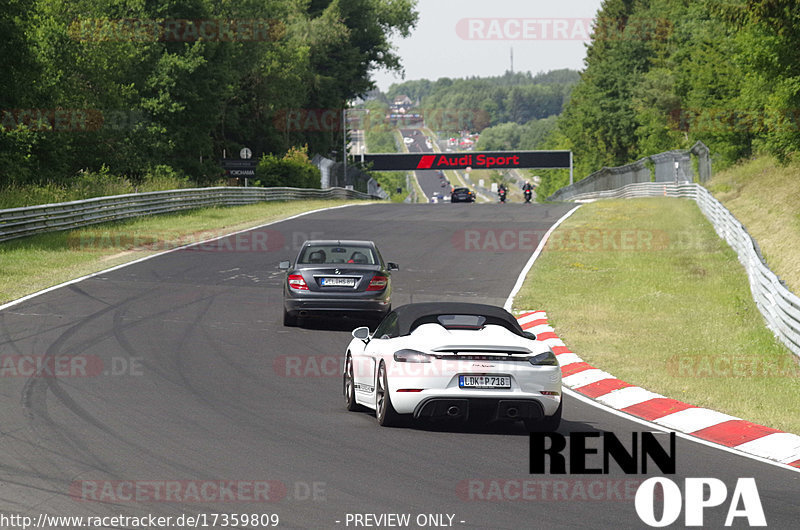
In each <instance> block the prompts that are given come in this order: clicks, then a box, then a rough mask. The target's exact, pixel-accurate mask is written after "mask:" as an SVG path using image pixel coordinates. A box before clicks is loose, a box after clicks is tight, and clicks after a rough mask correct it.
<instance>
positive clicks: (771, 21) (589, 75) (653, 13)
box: [548, 0, 800, 190]
mask: <svg viewBox="0 0 800 530" xmlns="http://www.w3.org/2000/svg"><path fill="white" fill-rule="evenodd" d="M597 20H598V22H597V24H596V27H595V31H594V38H593V40H592V42H591V44H590V45H589V46H588V48H587V56H586V59H585V69H584V70H583V71H582V72H581V80H580V82H579V83H578V85H577V86H576V87H575V89H574V90H573V91H572V95H571V98H570V101H569V103H568V104H567V105H566V107H565V110H564V113H563V115H562V116H561V117H560V118H559V122H558V128H557V130H556V131H555V133H554V134H553V136H552V137H551V138H550V141H549V144H548V145H549V146H550V147H552V148H562V149H571V150H573V152H574V153H575V162H576V168H577V170H576V176H581V177H583V176H586V175H587V174H589V173H590V172H592V171H595V170H597V169H599V168H601V167H602V166H615V165H621V164H625V163H627V162H631V161H633V160H636V159H638V158H641V157H643V156H647V155H651V154H654V153H658V152H661V151H666V150H669V149H676V148H688V147H691V146H692V144H694V143H695V142H696V141H698V140H701V141H703V142H704V143H705V144H707V145H708V146H709V147H710V148H711V152H712V157H713V162H714V165H715V167H716V168H717V169H719V168H722V167H725V166H728V165H730V164H732V163H734V162H736V161H737V160H739V159H741V158H743V157H747V156H750V155H751V154H753V153H756V152H765V153H769V154H772V155H775V156H777V157H778V159H779V160H782V161H787V160H789V159H790V158H791V157H792V155H793V154H794V153H795V152H796V151H797V150H798V148H799V147H800V54H798V48H800V4H798V3H797V2H796V1H795V0H731V1H728V2H718V1H716V0H695V1H691V2H689V1H683V0H606V1H605V2H603V5H602V8H601V10H600V12H599V14H598V19H597ZM562 179H563V176H562ZM557 184H558V185H557ZM561 184H564V182H558V183H551V184H550V186H549V188H550V189H553V190H554V189H556V188H558V187H559V185H561Z"/></svg>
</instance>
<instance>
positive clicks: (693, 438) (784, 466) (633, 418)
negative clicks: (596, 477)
mask: <svg viewBox="0 0 800 530" xmlns="http://www.w3.org/2000/svg"><path fill="white" fill-rule="evenodd" d="M580 207H581V205H578V206H576V207H575V208H573V209H572V210H570V211H568V212H567V213H566V214H564V216H563V217H561V219H559V220H558V221H556V222H555V224H554V225H553V226H551V227H550V229H549V230H548V231H547V232H546V233H545V235H544V237H542V240H541V241H540V242H539V246H538V247H536V250H535V251H534V253H533V255H531V258H530V259H529V260H528V263H526V264H525V267H524V268H523V269H522V272H520V274H519V276H518V277H517V283H516V284H514V288H513V289H512V290H511V294H509V295H508V298H507V299H506V303H505V304H503V308H504V309H505V310H506V311H508V312H511V307H512V305H513V303H514V297H515V296H516V295H517V294H518V293H519V291H520V289H521V288H522V284H523V283H524V282H525V277H526V276H527V275H528V272H530V270H531V268H532V267H533V264H534V262H536V259H537V258H538V257H539V255H540V254H541V253H542V249H543V248H544V245H545V243H546V242H547V240H548V238H549V237H550V234H551V233H552V232H553V231H554V230H555V229H556V228H557V227H558V225H560V224H561V223H562V222H564V221H565V220H566V219H567V218H568V217H569V216H571V215H572V214H573V213H575V211H577V209H578V208H580ZM0 309H2V307H0ZM529 311H533V310H532V309H529ZM548 324H549V321H548ZM561 388H562V389H563V391H564V393H565V394H567V395H570V396H572V397H574V398H577V399H578V400H580V401H583V402H584V403H587V404H589V405H593V406H595V407H597V408H599V409H603V410H605V411H606V412H610V413H611V414H614V415H615V416H619V417H620V418H625V419H627V420H630V421H634V422H636V423H640V424H642V425H645V426H647V427H649V428H652V429H656V430H658V431H660V432H664V433H669V432H674V433H675V434H676V436H678V437H680V438H683V439H685V440H689V441H692V442H695V443H699V444H701V445H705V446H708V447H712V448H716V449H719V450H722V451H725V452H728V453H731V454H734V455H738V456H741V457H744V458H749V459H751V460H755V461H757V462H761V463H764V464H770V465H773V466H776V467H779V468H781V469H788V470H790V471H794V472H795V473H800V468H796V467H793V466H790V465H788V464H783V463H781V462H777V461H775V460H770V459H768V458H764V457H761V456H758V455H754V454H751V453H745V452H744V451H739V450H737V449H734V448H732V447H728V446H725V445H721V444H718V443H714V442H709V441H708V440H703V439H702V438H698V437H697V436H692V435H691V434H687V433H684V432H681V431H671V430H668V429H666V428H665V427H664V426H662V425H658V424H657V423H653V422H650V421H648V420H645V419H642V418H639V417H637V416H634V415H632V414H628V413H626V412H621V411H619V410H617V409H614V408H611V407H609V406H608V405H604V404H602V403H600V402H599V401H596V400H594V399H592V398H589V397H587V396H584V395H583V394H580V393H579V392H576V391H575V390H572V389H571V388H568V387H566V386H562V387H561Z"/></svg>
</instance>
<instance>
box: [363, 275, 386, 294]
mask: <svg viewBox="0 0 800 530" xmlns="http://www.w3.org/2000/svg"><path fill="white" fill-rule="evenodd" d="M388 284H389V278H387V277H386V276H375V277H373V278H372V279H371V280H370V281H369V285H368V286H367V291H383V290H384V289H386V286H387V285H388Z"/></svg>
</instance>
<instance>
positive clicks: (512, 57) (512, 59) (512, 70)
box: [511, 46, 514, 74]
mask: <svg viewBox="0 0 800 530" xmlns="http://www.w3.org/2000/svg"><path fill="white" fill-rule="evenodd" d="M511 73H512V74H513V73H514V47H513V46H512V47H511Z"/></svg>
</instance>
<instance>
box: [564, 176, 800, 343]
mask: <svg viewBox="0 0 800 530" xmlns="http://www.w3.org/2000/svg"><path fill="white" fill-rule="evenodd" d="M654 196H667V197H684V198H690V199H693V200H694V201H695V202H697V205H698V207H699V208H700V211H701V212H703V214H704V215H705V216H706V217H707V218H708V220H709V221H710V222H711V224H712V226H713V227H714V230H716V232H717V234H718V235H719V237H721V238H722V239H724V240H725V241H726V242H727V243H728V244H729V245H730V246H731V248H733V250H735V251H736V254H737V255H738V256H739V262H741V264H742V265H743V266H744V269H745V271H747V277H748V279H749V281H750V291H751V293H752V295H753V299H754V300H755V302H756V306H757V307H758V310H759V311H760V312H761V314H762V315H763V316H764V319H765V320H766V322H767V326H768V327H769V328H770V329H771V330H772V332H773V333H775V336H777V337H778V339H780V341H781V342H783V343H784V344H785V345H786V347H788V348H789V350H791V351H792V353H794V354H795V355H798V356H800V297H798V296H797V295H795V294H794V293H792V292H791V291H790V290H789V289H788V288H787V287H786V285H785V284H784V283H783V281H781V279H780V278H779V277H778V276H777V275H776V274H775V273H774V272H772V271H771V270H770V268H769V267H768V266H767V263H766V262H765V261H764V258H763V257H762V255H761V249H760V248H759V246H758V243H756V241H755V240H754V239H753V238H752V237H751V236H750V234H749V233H748V232H747V230H746V229H745V227H744V225H742V223H740V222H739V220H738V219H736V217H734V215H733V214H732V213H731V212H730V211H729V210H728V209H727V208H725V206H723V205H722V203H721V202H719V201H718V200H717V199H715V198H714V196H713V195H711V193H710V192H709V191H708V190H707V189H705V188H704V187H703V186H701V185H700V184H694V183H682V184H665V183H642V184H628V185H627V186H623V187H621V188H619V189H616V190H609V191H596V192H590V193H582V194H580V195H576V196H574V197H572V198H571V200H573V201H582V202H587V201H592V200H598V199H611V198H632V197H654Z"/></svg>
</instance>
